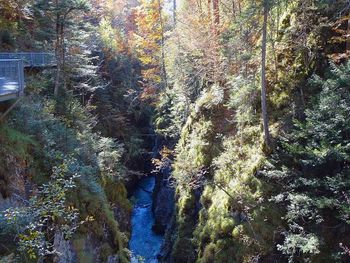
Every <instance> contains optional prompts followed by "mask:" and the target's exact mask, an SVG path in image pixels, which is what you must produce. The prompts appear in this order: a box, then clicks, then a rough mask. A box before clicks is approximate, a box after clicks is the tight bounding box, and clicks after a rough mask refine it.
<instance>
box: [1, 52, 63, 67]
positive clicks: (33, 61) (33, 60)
mask: <svg viewBox="0 0 350 263" xmlns="http://www.w3.org/2000/svg"><path fill="white" fill-rule="evenodd" d="M2 59H22V60H23V62H24V67H48V66H55V65H56V64H57V63H56V57H55V55H54V54H53V53H45V52H19V53H0V60H2Z"/></svg>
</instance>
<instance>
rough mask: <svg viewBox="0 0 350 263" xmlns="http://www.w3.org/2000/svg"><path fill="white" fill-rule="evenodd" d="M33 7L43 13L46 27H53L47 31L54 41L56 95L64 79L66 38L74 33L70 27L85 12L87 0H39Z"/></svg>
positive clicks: (87, 6)
mask: <svg viewBox="0 0 350 263" xmlns="http://www.w3.org/2000/svg"><path fill="white" fill-rule="evenodd" d="M35 7H36V10H37V11H39V12H38V13H40V14H43V15H42V19H43V21H42V22H43V23H45V24H46V27H50V25H52V27H53V28H52V31H51V32H49V33H50V36H51V37H52V40H53V42H54V49H55V54H56V61H57V68H56V77H55V87H54V96H55V97H57V96H58V93H59V88H60V85H61V84H62V81H63V82H64V80H65V74H64V67H65V60H66V39H67V36H68V35H70V34H74V32H72V31H71V30H70V29H71V28H70V27H71V26H72V25H74V24H75V23H77V22H78V19H77V18H79V19H81V16H79V13H80V14H82V13H84V12H86V11H87V10H88V9H89V5H88V2H87V0H48V1H45V0H39V1H38V2H37V3H36V6H35ZM51 33H53V35H51Z"/></svg>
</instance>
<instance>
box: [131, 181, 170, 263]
mask: <svg viewBox="0 0 350 263" xmlns="http://www.w3.org/2000/svg"><path fill="white" fill-rule="evenodd" d="M154 186H155V177H154V176H148V177H144V178H142V179H141V180H140V182H139V184H138V186H137V188H136V190H135V192H134V195H133V197H132V200H133V202H134V208H133V212H132V218H131V225H132V230H131V238H130V241H129V248H130V250H131V252H132V255H133V256H132V259H131V262H132V263H138V262H144V263H156V262H158V260H157V255H158V253H159V251H160V248H161V245H162V242H163V236H161V235H157V234H155V233H154V232H153V230H152V226H153V224H154V215H153V212H152V203H153V199H152V193H153V189H154Z"/></svg>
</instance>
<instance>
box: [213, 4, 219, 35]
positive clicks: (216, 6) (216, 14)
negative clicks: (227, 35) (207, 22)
mask: <svg viewBox="0 0 350 263" xmlns="http://www.w3.org/2000/svg"><path fill="white" fill-rule="evenodd" d="M213 13H214V26H215V30H216V29H217V27H218V25H219V24H220V10H219V0H213Z"/></svg>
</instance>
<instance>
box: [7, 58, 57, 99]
mask: <svg viewBox="0 0 350 263" xmlns="http://www.w3.org/2000/svg"><path fill="white" fill-rule="evenodd" d="M54 66H56V60H55V56H54V55H53V54H51V53H29V52H27V53H25V52H21V53H0V102H1V101H6V100H10V99H15V98H18V97H20V96H22V95H23V94H24V88H25V82H24V68H28V67H32V68H34V67H35V68H38V67H39V68H41V67H54Z"/></svg>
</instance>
